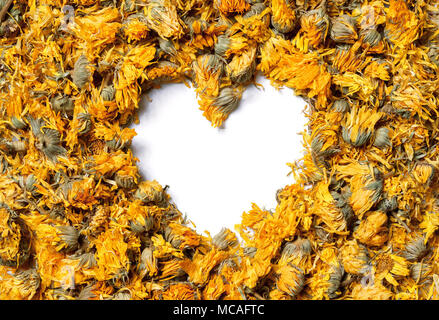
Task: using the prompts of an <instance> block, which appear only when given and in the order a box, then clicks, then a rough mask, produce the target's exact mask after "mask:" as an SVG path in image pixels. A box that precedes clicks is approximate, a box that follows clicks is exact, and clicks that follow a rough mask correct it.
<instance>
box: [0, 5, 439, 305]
mask: <svg viewBox="0 0 439 320" xmlns="http://www.w3.org/2000/svg"><path fill="white" fill-rule="evenodd" d="M438 30H439V9H438V6H437V5H436V2H435V1H430V0H427V1H414V0H389V1H381V0H372V1H360V2H359V1H354V0H333V1H328V0H312V1H291V0H266V1H262V0H214V1H202V0H191V1H171V0H145V1H140V2H139V1H137V2H136V1H132V0H126V1H125V0H124V1H119V0H115V1H96V0H86V1H73V2H72V3H71V4H70V5H65V3H64V2H62V1H59V0H51V1H42V0H35V1H26V0H23V1H11V0H0V105H1V108H0V299H60V300H61V299H69V300H73V299H79V300H89V299H108V300H129V299H135V300H140V299H302V300H303V299H397V300H402V299H411V300H414V299H426V300H429V299H439V276H438V273H439V270H438V267H437V265H438V259H439V257H438V252H437V247H438V242H439V238H438V237H439V233H438V232H437V231H438V230H439V216H438V215H437V212H439V193H438V192H437V189H438V186H439V185H438V179H437V170H438V168H439V152H438V150H437V140H438V137H439V132H438V130H439V129H438V125H437V124H438V121H437V109H438V106H437V101H438V100H439V99H438V98H439V96H438V93H439V81H438V65H439V36H438ZM258 72H259V73H262V74H263V75H264V76H265V77H267V78H268V79H270V81H271V83H272V84H273V85H274V86H276V87H282V86H286V87H288V88H291V89H293V90H294V92H295V94H297V95H299V96H301V97H302V98H303V99H304V100H305V101H306V102H307V104H308V108H307V110H306V116H307V118H308V120H309V122H308V124H307V127H306V128H304V129H305V130H303V147H304V150H305V153H304V155H303V157H302V158H301V159H295V160H297V161H296V162H294V163H290V164H288V165H289V166H290V167H291V171H292V172H291V173H292V175H293V176H294V178H295V181H294V182H293V183H292V184H291V185H288V186H285V187H283V188H281V189H280V190H278V191H277V193H276V200H277V206H276V208H275V209H274V210H272V211H268V210H264V209H261V208H259V207H258V206H257V205H256V204H252V205H251V206H249V210H248V211H247V212H244V213H243V215H242V220H241V223H240V224H239V225H237V226H236V231H237V232H238V235H239V237H237V235H236V234H235V233H234V232H233V231H232V230H229V229H222V230H221V231H220V232H219V233H218V234H217V235H214V236H213V237H212V236H210V235H209V236H203V235H199V234H197V233H196V232H195V231H194V230H193V228H192V227H191V225H190V224H189V220H188V219H187V218H186V217H185V216H183V215H182V213H181V212H180V211H179V209H178V206H177V205H178V204H176V203H174V202H173V201H172V199H171V197H170V196H169V195H168V194H167V187H166V186H162V185H161V184H160V183H159V182H158V181H155V180H152V181H148V180H144V179H142V178H141V177H140V175H139V172H138V168H137V165H136V162H137V161H138V159H136V158H135V157H133V154H132V151H131V149H130V146H131V141H132V139H133V137H134V136H135V134H136V133H135V131H134V130H133V129H130V128H128V126H129V124H130V123H131V122H132V121H135V120H136V119H137V112H138V110H139V109H138V106H139V101H140V98H141V95H142V94H143V93H145V92H147V91H149V90H153V89H154V88H157V87H158V86H160V85H161V84H163V83H167V82H185V83H187V82H188V81H191V82H192V85H193V87H194V88H195V91H196V93H197V97H198V104H199V109H200V110H201V112H202V113H203V115H204V117H205V118H206V119H207V121H209V122H210V123H211V125H212V126H214V127H219V126H222V124H223V123H224V122H225V121H227V118H228V117H229V115H230V114H232V113H233V112H234V110H236V109H237V108H238V106H239V102H240V99H241V95H242V93H243V91H244V90H245V88H246V86H247V85H249V84H251V83H253V82H254V79H255V75H256V74H257V73H258ZM288 147H289V146H285V148H288ZM262 183H263V182H262ZM273 191H275V190H273ZM255 200H256V202H257V199H255ZM211 205H215V204H214V203H213V204H212V203H206V214H209V206H211Z"/></svg>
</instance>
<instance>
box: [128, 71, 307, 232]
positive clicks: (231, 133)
mask: <svg viewBox="0 0 439 320" xmlns="http://www.w3.org/2000/svg"><path fill="white" fill-rule="evenodd" d="M257 82H258V83H261V84H263V86H264V89H260V88H259V89H258V88H256V87H255V86H253V85H251V86H249V87H248V88H247V89H246V91H245V92H244V94H243V98H242V100H241V102H240V104H239V107H238V109H237V110H235V111H234V112H233V113H232V114H231V115H230V116H229V118H228V119H227V120H226V122H225V125H224V128H213V127H212V126H211V124H210V122H209V121H207V120H206V119H205V118H204V117H203V116H202V111H200V110H198V107H199V106H198V103H197V98H196V94H195V92H194V89H193V88H187V87H186V86H185V85H184V84H166V85H163V86H162V88H161V89H155V90H153V91H151V92H150V93H149V94H148V96H147V97H146V96H145V97H143V99H142V101H141V111H140V112H139V120H140V124H139V125H133V128H135V130H136V132H137V136H136V137H134V139H133V152H134V156H135V157H137V158H138V159H139V160H140V162H139V163H138V164H139V168H140V171H141V174H142V176H143V178H145V179H148V180H153V179H155V180H157V181H158V182H159V183H160V184H161V185H163V186H165V185H169V186H170V188H169V189H168V193H169V194H170V195H171V197H172V200H173V202H174V203H176V205H177V207H178V208H179V209H180V211H181V212H183V213H186V214H187V215H188V218H189V220H191V221H192V222H193V223H194V224H195V226H196V229H197V231H198V232H199V233H203V232H204V231H205V230H207V231H209V232H210V233H211V234H212V236H213V235H215V234H216V233H217V232H219V231H220V230H221V228H222V227H228V228H230V229H231V230H234V225H235V224H238V223H240V220H241V214H242V213H243V212H245V211H248V210H249V209H250V208H251V203H252V202H254V203H256V204H257V205H258V206H260V207H261V208H265V209H274V208H275V207H276V200H275V194H276V191H277V190H278V189H279V188H281V187H283V186H285V185H287V184H291V183H293V182H294V180H293V177H292V176H288V177H287V174H288V173H289V172H290V168H289V167H288V166H287V165H286V163H287V162H294V161H295V160H298V159H299V158H300V157H301V154H302V151H303V147H302V136H301V135H299V134H298V133H299V132H302V131H303V130H304V128H305V124H306V118H305V116H304V114H303V109H304V107H305V102H304V101H303V100H302V99H301V98H298V97H296V96H295V95H294V93H293V91H292V90H291V89H288V88H284V89H281V90H280V91H279V90H276V89H275V88H273V87H272V86H271V85H270V83H269V81H268V80H267V79H265V78H264V77H258V78H257ZM150 100H151V101H150Z"/></svg>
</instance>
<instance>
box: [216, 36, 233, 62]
mask: <svg viewBox="0 0 439 320" xmlns="http://www.w3.org/2000/svg"><path fill="white" fill-rule="evenodd" d="M229 48H230V37H229V36H228V35H226V34H222V35H220V36H218V39H217V42H216V44H215V54H216V55H218V56H221V57H224V55H225V54H226V51H227V50H229Z"/></svg>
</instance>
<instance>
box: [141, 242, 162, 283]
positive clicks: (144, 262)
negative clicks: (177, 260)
mask: <svg viewBox="0 0 439 320" xmlns="http://www.w3.org/2000/svg"><path fill="white" fill-rule="evenodd" d="M157 270H158V269H157V260H156V258H155V257H154V254H153V252H152V249H151V248H145V249H143V251H142V255H141V256H140V263H139V270H138V271H139V273H140V275H141V276H142V277H144V276H145V275H149V276H153V275H155V274H156V273H157Z"/></svg>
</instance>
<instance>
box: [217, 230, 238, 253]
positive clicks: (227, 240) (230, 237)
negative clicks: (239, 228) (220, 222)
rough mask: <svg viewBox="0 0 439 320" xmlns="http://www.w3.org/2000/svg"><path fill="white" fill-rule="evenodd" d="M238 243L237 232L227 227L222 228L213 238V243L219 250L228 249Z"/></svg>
mask: <svg viewBox="0 0 439 320" xmlns="http://www.w3.org/2000/svg"><path fill="white" fill-rule="evenodd" d="M237 243H238V239H237V238H236V236H235V234H234V233H233V232H232V231H230V230H229V229H227V228H222V229H221V231H220V232H218V233H217V234H216V235H215V236H214V237H213V238H212V244H213V245H214V246H215V247H217V248H218V249H219V250H227V249H229V248H231V247H234V246H235V245H236V244H237Z"/></svg>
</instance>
